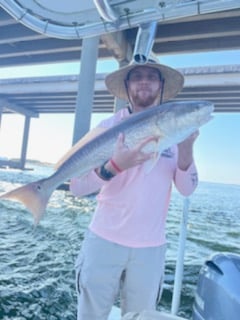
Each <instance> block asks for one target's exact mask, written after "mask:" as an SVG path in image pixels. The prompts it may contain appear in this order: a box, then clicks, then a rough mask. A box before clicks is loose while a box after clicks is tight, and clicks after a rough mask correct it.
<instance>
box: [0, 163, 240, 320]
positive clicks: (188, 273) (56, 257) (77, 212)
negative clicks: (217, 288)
mask: <svg viewBox="0 0 240 320" xmlns="http://www.w3.org/2000/svg"><path fill="white" fill-rule="evenodd" d="M29 166H31V167H33V165H29ZM34 168H35V170H34V171H23V172H22V171H18V170H0V193H2V192H4V191H7V190H10V189H12V188H13V187H17V186H19V185H20V184H23V183H27V182H30V181H33V180H35V179H36V178H39V177H43V176H46V175H48V173H49V172H50V171H51V170H50V169H49V168H46V167H45V168H43V167H40V166H34ZM182 206H183V199H182V197H181V196H180V195H179V194H178V193H177V192H175V191H174V192H173V196H172V201H171V205H170V211H169V216H168V224H167V228H168V251H167V263H166V283H165V286H164V292H163V298H162V301H161V303H160V306H159V308H164V309H168V310H170V303H171V297H172V291H173V278H174V270H175V260H176V255H177V244H178V231H179V224H180V220H181V212H182ZM94 207H95V198H94V196H92V197H88V198H82V199H76V198H74V197H72V196H71V194H70V193H69V192H65V191H56V192H55V193H54V195H53V197H52V198H51V201H50V204H49V206H48V210H47V214H46V215H45V217H44V219H43V220H42V221H41V223H40V225H39V226H37V227H36V228H35V227H34V226H33V220H32V217H31V215H30V214H29V213H28V212H27V211H26V210H25V209H24V208H23V206H22V205H20V204H18V203H14V202H7V201H1V202H0V221H1V223H0V319H3V320H9V319H14V320H30V319H31V320H41V319H44V320H60V319H61V320H75V319H76V294H75V282H74V279H75V275H74V263H75V259H76V256H77V254H78V251H79V248H80V246H81V241H82V239H83V235H84V232H85V230H86V228H87V225H88V223H89V221H90V219H91V213H92V212H93V210H94ZM239 216H240V186H239V185H224V184H210V183H200V185H199V187H198V189H197V191H196V192H195V194H194V195H193V196H192V197H191V203H190V212H189V223H188V240H187V244H186V256H185V267H184V282H183V289H182V296H181V307H180V315H182V316H186V317H188V318H190V317H191V312H192V311H191V310H192V303H193V295H194V290H195V285H196V281H197V277H198V273H199V270H200V267H201V266H202V264H203V263H204V260H205V259H206V258H208V257H209V255H210V254H212V253H214V252H219V251H228V252H234V253H238V254H239V253H240V245H239V243H240V241H239V240H240V219H239Z"/></svg>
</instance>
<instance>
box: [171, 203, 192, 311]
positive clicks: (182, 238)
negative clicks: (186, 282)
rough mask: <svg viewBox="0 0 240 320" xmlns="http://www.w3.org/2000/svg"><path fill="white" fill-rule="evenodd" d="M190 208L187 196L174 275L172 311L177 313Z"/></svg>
mask: <svg viewBox="0 0 240 320" xmlns="http://www.w3.org/2000/svg"><path fill="white" fill-rule="evenodd" d="M188 210H189V199H188V198H185V199H184V202H183V212H182V219H181V225H180V234H179V246H178V254H177V262H176V271H175V277H174V288H173V297H172V307H171V313H172V314H175V315H176V314H177V312H178V308H179V304H180V297H181V289H182V278H183V267H184V252H185V243H186V238H187V222H188Z"/></svg>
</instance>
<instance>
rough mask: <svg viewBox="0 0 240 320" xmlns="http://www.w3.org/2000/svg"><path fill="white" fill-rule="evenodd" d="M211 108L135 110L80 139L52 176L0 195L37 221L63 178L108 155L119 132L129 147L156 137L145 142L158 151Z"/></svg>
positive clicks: (196, 104) (182, 104)
mask: <svg viewBox="0 0 240 320" xmlns="http://www.w3.org/2000/svg"><path fill="white" fill-rule="evenodd" d="M213 110H214V106H213V104H212V103H211V102H208V101H179V102H168V103H164V104H162V105H159V106H156V107H151V108H148V109H146V110H145V111H142V112H138V113H134V114H132V115H131V116H129V117H128V118H127V119H125V120H123V121H121V122H120V123H119V124H117V125H116V126H114V127H112V128H110V129H107V130H106V131H104V132H102V133H100V134H98V135H97V136H94V134H93V135H92V136H93V137H91V134H90V135H89V136H90V137H91V139H90V140H89V139H84V138H83V140H80V143H78V147H75V148H74V147H73V149H72V150H73V151H71V152H70V153H68V155H67V156H66V157H64V161H61V162H60V166H59V167H58V168H57V170H56V171H55V172H54V173H53V174H52V175H51V176H49V177H47V178H45V179H41V180H38V181H35V182H32V183H29V184H27V185H24V186H22V187H19V188H17V189H14V190H12V191H10V192H7V193H5V194H2V195H1V196H0V199H10V200H17V201H20V202H22V203H23V204H24V205H25V206H26V208H27V209H28V210H29V211H30V212H31V213H32V214H33V217H34V220H35V223H38V222H39V221H40V219H41V217H42V215H43V214H44V212H45V210H46V206H47V203H48V201H49V198H50V197H51V195H52V193H53V191H54V190H55V189H56V188H57V187H58V186H59V185H61V184H62V183H63V182H65V181H67V180H69V179H71V178H72V177H74V176H78V177H81V176H84V175H86V174H87V173H89V172H90V171H91V170H94V169H95V168H98V167H100V166H101V165H102V164H103V163H104V162H106V161H107V160H108V159H110V158H111V156H112V154H113V151H114V147H115V144H116V140H117V137H118V136H119V134H120V133H123V134H124V136H125V144H126V145H127V146H128V147H129V148H132V147H134V146H136V144H138V143H139V142H141V141H142V140H143V139H146V138H147V137H150V136H153V137H156V140H157V143H152V144H151V143H150V144H149V146H148V145H147V146H146V152H158V154H159V155H160V154H161V153H162V152H163V151H164V150H165V149H167V148H169V147H171V146H172V145H174V144H178V143H180V142H181V141H183V140H185V139H186V138H187V137H188V136H189V135H191V134H192V133H194V132H195V131H197V130H198V129H199V127H200V126H202V125H203V124H205V123H207V122H208V121H209V120H210V119H211V118H212V115H211V113H212V112H213ZM100 131H101V130H100ZM147 147H148V149H147Z"/></svg>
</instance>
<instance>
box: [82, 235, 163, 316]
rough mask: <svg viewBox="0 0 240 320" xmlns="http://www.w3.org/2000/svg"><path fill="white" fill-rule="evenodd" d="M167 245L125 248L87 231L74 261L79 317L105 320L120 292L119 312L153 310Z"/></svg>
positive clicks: (157, 296) (159, 288) (159, 285)
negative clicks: (120, 310)
mask: <svg viewBox="0 0 240 320" xmlns="http://www.w3.org/2000/svg"><path fill="white" fill-rule="evenodd" d="M165 251H166V245H162V246H159V247H150V248H128V247H125V246H121V245H118V244H116V243H112V242H110V241H107V240H104V239H102V238H100V237H98V236H97V235H95V234H93V233H92V232H90V231H89V232H88V233H87V235H86V237H85V240H84V242H83V245H82V248H81V251H80V253H79V256H78V259H77V261H76V280H77V281H76V287H77V293H78V318H77V319H78V320H107V318H108V315H109V313H110V311H111V308H112V305H113V304H114V302H115V299H116V297H117V295H118V293H119V292H120V297H121V309H122V315H124V314H125V313H127V312H131V311H135V312H141V311H142V310H144V309H148V310H154V309H155V308H156V303H157V300H158V298H159V296H160V293H161V285H162V281H163V274H164V262H165Z"/></svg>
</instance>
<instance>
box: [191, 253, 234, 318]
mask: <svg viewBox="0 0 240 320" xmlns="http://www.w3.org/2000/svg"><path fill="white" fill-rule="evenodd" d="M230 319H231V320H239V319H240V255H237V254H231V253H218V254H214V255H213V256H211V257H210V259H209V260H207V261H206V262H205V264H204V266H203V267H202V268H201V270H200V275H199V279H198V285H197V290H196V294H195V301H194V305H193V320H230Z"/></svg>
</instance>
